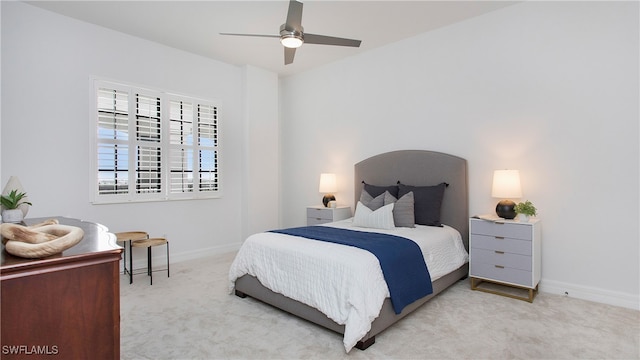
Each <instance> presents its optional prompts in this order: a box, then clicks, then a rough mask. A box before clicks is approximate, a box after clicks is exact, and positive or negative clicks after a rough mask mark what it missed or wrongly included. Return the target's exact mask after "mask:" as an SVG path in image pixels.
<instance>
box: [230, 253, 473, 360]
mask: <svg viewBox="0 0 640 360" xmlns="http://www.w3.org/2000/svg"><path fill="white" fill-rule="evenodd" d="M468 274H469V264H468V263H467V264H464V265H462V266H461V267H459V268H458V269H457V270H454V271H452V272H451V273H449V274H447V275H445V276H443V277H441V278H439V279H438V280H436V281H434V282H433V293H432V294H430V295H427V296H425V297H423V298H422V299H419V300H416V301H414V302H413V303H411V304H409V305H407V307H405V308H404V310H402V312H401V313H400V314H396V313H395V311H394V310H393V305H392V304H391V300H390V299H389V298H387V299H386V300H385V301H384V303H383V304H382V309H381V310H380V315H378V317H377V318H376V319H375V320H374V321H373V322H372V323H371V330H369V333H367V335H365V336H364V337H363V338H362V339H361V340H360V341H359V342H358V344H356V348H358V349H360V350H365V349H366V348H368V347H369V346H371V345H373V344H374V343H375V341H376V340H375V336H376V335H377V334H379V333H381V332H382V331H383V330H385V329H386V328H388V327H389V326H391V325H392V324H394V323H396V322H397V321H399V320H400V319H402V318H404V317H405V316H407V315H408V314H410V313H411V312H413V311H414V310H416V309H418V308H419V307H420V306H421V305H423V304H424V303H426V302H427V301H429V300H431V299H432V298H433V297H434V296H436V295H437V294H439V293H441V292H442V291H444V290H445V289H446V288H448V287H449V286H451V285H453V284H455V283H456V282H458V281H459V280H462V279H466V278H467V276H468ZM235 294H236V296H238V297H240V298H245V297H247V296H250V297H252V298H254V299H256V300H260V301H262V302H264V303H267V304H269V305H271V306H274V307H276V308H278V309H280V310H283V311H286V312H288V313H290V314H293V315H295V316H297V317H300V318H302V319H305V320H307V321H310V322H312V323H315V324H317V325H320V326H322V327H325V328H327V329H329V330H332V331H335V332H337V333H340V334H343V335H344V325H339V324H337V323H336V322H334V321H333V320H331V319H329V318H328V317H327V316H326V315H325V314H323V313H322V312H320V311H319V310H318V309H315V308H313V307H311V306H308V305H306V304H303V303H301V302H298V301H295V300H293V299H291V298H288V297H286V296H284V295H282V294H278V293H275V292H273V291H271V290H269V289H267V288H266V287H264V286H262V284H261V283H260V281H259V280H258V279H256V278H255V277H253V276H251V275H244V276H242V277H240V278H238V279H237V280H236V285H235Z"/></svg>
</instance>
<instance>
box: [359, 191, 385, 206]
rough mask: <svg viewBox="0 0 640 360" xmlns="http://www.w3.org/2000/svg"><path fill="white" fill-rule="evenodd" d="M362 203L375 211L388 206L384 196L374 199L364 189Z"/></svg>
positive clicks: (361, 197)
mask: <svg viewBox="0 0 640 360" xmlns="http://www.w3.org/2000/svg"><path fill="white" fill-rule="evenodd" d="M360 202H361V203H362V205H364V206H366V207H368V208H369V209H371V210H374V211H375V210H378V209H379V208H381V207H382V206H383V205H386V204H385V203H384V194H381V195H378V196H376V197H375V198H374V197H373V196H371V195H369V193H368V192H367V191H366V190H364V189H362V192H361V193H360Z"/></svg>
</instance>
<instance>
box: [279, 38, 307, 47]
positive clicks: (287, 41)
mask: <svg viewBox="0 0 640 360" xmlns="http://www.w3.org/2000/svg"><path fill="white" fill-rule="evenodd" d="M280 42H281V43H282V45H284V47H288V48H292V49H295V48H299V47H300V46H302V43H303V42H304V41H303V40H302V37H300V36H295V35H288V36H282V37H281V38H280Z"/></svg>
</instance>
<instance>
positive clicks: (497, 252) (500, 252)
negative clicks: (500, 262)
mask: <svg viewBox="0 0 640 360" xmlns="http://www.w3.org/2000/svg"><path fill="white" fill-rule="evenodd" d="M495 253H496V254H500V255H503V254H504V251H498V250H496V251H495Z"/></svg>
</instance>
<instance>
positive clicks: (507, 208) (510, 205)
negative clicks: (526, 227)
mask: <svg viewBox="0 0 640 360" xmlns="http://www.w3.org/2000/svg"><path fill="white" fill-rule="evenodd" d="M515 206H516V203H514V202H513V201H511V200H501V201H500V202H499V203H498V205H496V214H498V216H500V217H501V218H503V219H507V220H511V219H514V218H515V217H516V210H515V209H514V207H515Z"/></svg>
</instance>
